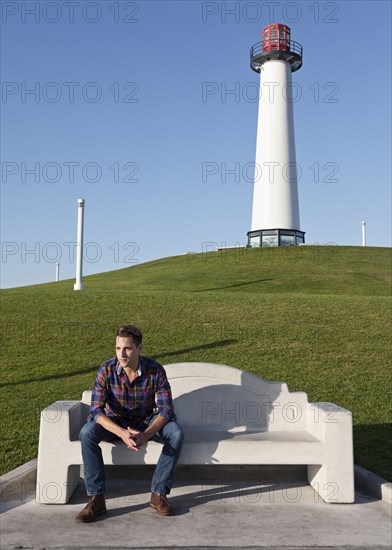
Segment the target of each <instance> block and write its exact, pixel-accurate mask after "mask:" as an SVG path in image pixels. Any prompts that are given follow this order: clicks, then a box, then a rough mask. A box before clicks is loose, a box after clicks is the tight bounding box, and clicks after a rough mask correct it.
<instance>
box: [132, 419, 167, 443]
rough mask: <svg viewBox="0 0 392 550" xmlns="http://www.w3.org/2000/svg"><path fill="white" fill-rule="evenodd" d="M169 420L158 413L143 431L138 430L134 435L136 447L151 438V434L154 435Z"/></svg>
mask: <svg viewBox="0 0 392 550" xmlns="http://www.w3.org/2000/svg"><path fill="white" fill-rule="evenodd" d="M168 422H169V420H168V419H167V418H165V417H164V416H160V415H158V416H157V417H156V418H155V420H154V422H152V424H150V425H149V426H148V428H147V429H146V430H145V431H144V432H140V433H139V434H138V435H137V436H136V437H135V441H136V445H137V447H141V446H142V445H145V444H146V443H147V441H148V440H149V439H151V438H152V436H153V435H155V434H156V433H157V432H159V430H161V429H162V428H163V426H164V425H165V424H167V423H168Z"/></svg>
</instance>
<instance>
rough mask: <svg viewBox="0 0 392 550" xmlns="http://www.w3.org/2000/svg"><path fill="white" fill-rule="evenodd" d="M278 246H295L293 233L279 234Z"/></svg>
mask: <svg viewBox="0 0 392 550" xmlns="http://www.w3.org/2000/svg"><path fill="white" fill-rule="evenodd" d="M279 244H280V246H295V232H294V231H288V232H287V233H280V243H279Z"/></svg>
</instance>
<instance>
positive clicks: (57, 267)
mask: <svg viewBox="0 0 392 550" xmlns="http://www.w3.org/2000/svg"><path fill="white" fill-rule="evenodd" d="M59 280H60V262H56V283H58V282H59Z"/></svg>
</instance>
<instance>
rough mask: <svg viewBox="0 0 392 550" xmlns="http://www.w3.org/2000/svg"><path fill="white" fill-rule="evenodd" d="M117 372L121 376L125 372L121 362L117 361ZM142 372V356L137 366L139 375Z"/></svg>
mask: <svg viewBox="0 0 392 550" xmlns="http://www.w3.org/2000/svg"><path fill="white" fill-rule="evenodd" d="M116 371H117V374H118V375H119V376H120V374H121V373H122V372H124V373H125V371H124V369H123V368H122V366H121V365H120V363H119V362H118V361H117V368H116ZM141 374H142V358H141V357H139V365H138V367H137V375H138V376H140V375H141Z"/></svg>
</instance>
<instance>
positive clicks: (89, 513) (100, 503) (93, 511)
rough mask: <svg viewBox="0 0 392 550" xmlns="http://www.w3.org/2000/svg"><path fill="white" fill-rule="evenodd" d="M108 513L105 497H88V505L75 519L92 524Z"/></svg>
mask: <svg viewBox="0 0 392 550" xmlns="http://www.w3.org/2000/svg"><path fill="white" fill-rule="evenodd" d="M106 513H107V510H106V505H105V497H104V496H103V495H97V496H95V497H88V503H87V504H86V506H85V507H84V508H83V510H82V511H81V512H79V514H78V515H77V516H76V517H75V521H82V522H83V523H90V521H93V520H94V519H95V518H96V517H97V516H101V515H102V514H106Z"/></svg>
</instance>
